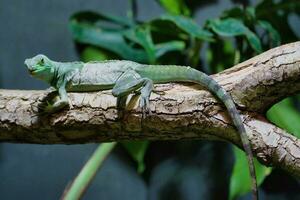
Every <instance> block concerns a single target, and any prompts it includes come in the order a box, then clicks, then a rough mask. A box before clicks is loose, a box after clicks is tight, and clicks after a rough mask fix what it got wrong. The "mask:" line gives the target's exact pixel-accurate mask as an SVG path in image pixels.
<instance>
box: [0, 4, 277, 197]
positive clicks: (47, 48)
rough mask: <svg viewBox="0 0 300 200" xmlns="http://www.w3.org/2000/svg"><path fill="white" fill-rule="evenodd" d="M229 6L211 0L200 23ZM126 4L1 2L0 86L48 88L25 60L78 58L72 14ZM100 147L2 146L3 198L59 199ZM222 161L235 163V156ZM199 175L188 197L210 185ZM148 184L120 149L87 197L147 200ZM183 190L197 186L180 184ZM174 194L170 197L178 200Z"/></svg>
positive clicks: (156, 10)
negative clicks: (42, 56)
mask: <svg viewBox="0 0 300 200" xmlns="http://www.w3.org/2000/svg"><path fill="white" fill-rule="evenodd" d="M231 6H232V4H231V2H230V1H229V0H226V1H211V3H207V4H206V5H205V6H203V8H202V9H201V11H200V12H198V13H197V14H196V18H197V21H198V23H199V24H202V23H203V22H204V21H205V20H206V19H207V18H211V17H217V16H219V14H220V13H221V12H222V10H224V9H227V8H230V7H231ZM127 7H128V1H124V0H101V1H100V0H90V1H85V0H63V1H62V0H48V1H37V0H27V1H21V0H0V24H1V28H0V44H1V46H0V88H5V89H45V88H46V87H47V86H46V85H45V84H44V83H42V82H39V81H37V80H35V79H34V78H32V77H30V76H29V74H28V73H27V71H26V68H25V66H24V64H23V63H24V60H25V58H28V57H32V56H34V55H36V54H38V53H42V54H45V55H48V56H49V57H50V58H51V59H53V60H57V61H74V60H78V55H77V54H76V51H75V48H74V44H73V41H72V38H71V34H70V32H69V29H68V19H69V17H70V16H71V15H72V14H73V13H74V12H77V11H80V10H93V11H102V12H107V13H111V14H114V15H121V16H122V15H123V16H125V15H126V12H127ZM138 8H139V9H138V10H139V13H138V18H139V19H151V18H152V17H154V16H156V15H158V14H160V13H162V12H163V10H162V8H160V7H159V5H158V4H157V3H156V2H155V1H154V0H139V1H138ZM212 145H213V144H211V143H206V146H205V147H203V148H206V150H207V149H210V148H212ZM222 145H223V149H228V144H221V146H222ZM96 146H97V144H86V145H68V146H67V145H29V144H6V143H5V144H1V145H0V199H9V200H14V199H45V200H47V199H49V200H50V199H51V200H52V199H59V197H60V196H61V194H62V192H63V190H64V188H65V186H66V185H67V184H68V183H69V181H70V180H71V179H72V178H73V177H74V176H76V174H77V173H78V172H79V170H80V169H81V167H82V166H83V164H84V163H85V162H86V161H87V159H88V158H89V156H90V155H91V153H92V152H93V150H94V149H95V147H96ZM212 149H213V148H212ZM152 151H153V148H152ZM229 151H230V150H229ZM158 153H159V152H158ZM198 153H201V151H199V152H198ZM215 153H216V154H222V152H215ZM223 159H224V160H226V159H227V160H228V162H232V158H223ZM224 160H223V161H224ZM223 161H222V162H223ZM172 162H174V160H172V159H170V160H168V161H166V166H173V167H174V168H176V167H178V166H176V162H174V163H172ZM202 162H203V163H204V165H205V163H206V162H207V163H208V164H209V162H210V160H209V159H208V160H205V159H204V158H203V159H202ZM222 162H221V163H220V164H222ZM128 163H131V165H128ZM167 164H169V165H167ZM160 167H161V169H162V171H163V170H165V169H166V168H164V165H162V166H160ZM157 170H158V171H159V169H157ZM168 170H172V168H168ZM189 170H192V168H189ZM186 171H187V170H186ZM160 172H161V171H160ZM201 173H205V171H203V172H201ZM201 173H200V174H199V177H191V179H187V180H186V181H187V182H189V181H193V180H194V178H197V179H199V180H200V179H201V177H202V181H201V184H202V185H199V188H194V189H195V191H196V190H199V191H198V193H194V196H190V198H189V199H199V197H200V196H201V194H202V193H205V191H204V190H205V188H206V187H208V186H209V180H203V177H207V175H205V174H201ZM163 175H165V174H162V176H163ZM155 180H156V181H158V182H160V183H162V182H163V177H161V176H159V173H157V175H156V176H153V177H152V179H150V180H149V182H150V183H151V181H155ZM146 185H147V183H146V182H145V181H144V179H142V178H141V177H140V176H139V175H138V174H137V173H136V169H135V166H134V165H133V164H132V160H130V158H129V157H128V156H127V155H126V154H125V153H124V152H123V151H122V149H120V148H119V149H118V150H117V153H116V152H115V153H114V154H112V155H111V156H109V158H108V160H107V162H106V163H105V165H104V167H103V168H102V169H101V171H100V173H98V175H97V177H96V179H95V181H94V182H93V184H92V186H91V187H90V188H89V190H88V192H87V193H86V195H85V196H84V199H112V200H114V199H131V200H134V199H137V200H143V199H146V198H147V196H148V195H149V191H150V192H151V191H152V192H153V191H155V187H152V189H150V190H149V191H148V192H147V186H146ZM201 188H202V190H203V191H202V190H201ZM182 189H184V190H188V189H189V190H192V189H193V188H185V185H182ZM174 195H175V196H174V198H172V199H176V198H177V199H178V198H179V197H176V194H174ZM150 196H151V199H157V198H156V197H155V195H150ZM277 199H278V198H277Z"/></svg>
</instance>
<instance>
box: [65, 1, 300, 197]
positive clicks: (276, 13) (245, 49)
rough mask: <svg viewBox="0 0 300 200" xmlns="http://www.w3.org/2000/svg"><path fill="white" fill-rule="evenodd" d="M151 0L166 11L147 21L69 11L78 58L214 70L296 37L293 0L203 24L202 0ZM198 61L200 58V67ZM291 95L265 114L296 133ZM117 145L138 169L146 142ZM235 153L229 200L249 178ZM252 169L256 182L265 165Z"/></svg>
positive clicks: (299, 8) (299, 5)
mask: <svg viewBox="0 0 300 200" xmlns="http://www.w3.org/2000/svg"><path fill="white" fill-rule="evenodd" d="M130 2H131V3H133V2H134V3H135V1H133V0H132V1H130ZM156 2H158V3H159V4H160V5H161V6H162V7H163V8H164V9H165V11H166V13H165V14H163V15H161V16H158V17H156V18H154V19H151V20H148V21H138V20H136V19H135V18H134V16H135V14H134V13H133V14H132V13H131V15H130V16H129V17H124V16H123V17H118V16H112V15H108V14H104V13H94V12H78V13H76V14H74V15H73V16H72V17H71V18H70V29H71V33H72V37H73V39H74V41H75V42H76V44H77V47H78V50H79V53H80V55H81V58H82V59H83V60H84V61H87V60H103V59H128V60H133V61H137V62H141V63H151V64H179V65H190V66H192V67H195V68H197V69H198V70H202V71H206V72H212V73H215V72H218V71H222V70H224V69H226V68H227V67H229V66H232V65H234V64H236V63H239V62H241V61H243V60H246V59H248V58H250V57H252V56H254V55H256V54H258V53H261V52H262V51H265V50H267V49H269V48H271V47H275V46H278V45H280V44H281V43H287V42H292V41H296V40H297V39H298V38H297V35H296V34H295V33H294V31H293V28H292V26H291V24H290V23H289V16H290V15H291V14H300V2H299V1H298V0H262V1H260V3H258V4H257V5H255V6H245V5H246V4H244V7H242V6H235V7H233V8H231V9H229V10H226V11H224V12H223V13H222V14H221V15H220V16H219V17H218V18H215V19H208V20H207V21H206V23H205V25H204V26H203V27H201V26H200V25H198V24H197V22H195V21H194V19H193V14H194V13H195V11H196V9H197V8H198V7H199V6H202V5H205V4H208V2H207V1H196V0H190V1H186V0H157V1H156ZM131 12H134V11H131ZM279 30H280V31H279ZM283 36H284V37H283ZM202 49H203V50H205V52H206V53H205V54H204V55H202V54H200V51H201V50H202ZM198 63H204V65H202V67H203V68H201V67H199V65H198ZM292 100H293V101H294V102H299V98H293V99H289V100H285V101H284V102H282V103H280V104H278V105H275V106H274V107H273V108H272V109H271V110H270V111H269V112H268V113H267V117H268V118H269V119H270V120H272V121H273V122H274V123H276V124H277V125H279V126H280V127H282V128H285V129H287V130H288V131H290V132H292V133H294V134H296V135H297V136H298V137H299V134H300V127H299V126H298V125H297V124H299V123H296V122H299V120H300V114H299V112H298V111H297V110H296V109H295V105H294V104H293V103H291V101H292ZM298 104H299V103H298ZM283 116H285V117H283ZM123 145H124V147H125V149H127V151H128V152H129V154H130V155H131V156H132V158H133V159H134V160H135V161H136V162H137V163H138V169H139V171H140V172H142V171H143V169H144V164H143V157H144V155H145V152H146V150H147V147H148V143H124V144H123ZM235 157H236V162H235V165H234V170H233V174H232V177H231V184H230V198H231V199H232V198H236V197H238V196H241V195H243V194H245V193H246V192H248V191H249V190H250V179H249V177H248V176H247V175H246V174H247V173H246V172H245V170H241V169H246V168H247V162H246V160H245V158H244V155H243V154H242V153H241V152H240V151H238V150H235ZM256 168H257V175H258V180H259V183H262V181H263V180H264V178H265V177H266V176H267V175H268V174H269V173H270V171H271V169H270V168H266V167H264V166H262V165H260V164H259V163H258V162H256ZM244 172H245V173H244ZM241 183H243V184H241Z"/></svg>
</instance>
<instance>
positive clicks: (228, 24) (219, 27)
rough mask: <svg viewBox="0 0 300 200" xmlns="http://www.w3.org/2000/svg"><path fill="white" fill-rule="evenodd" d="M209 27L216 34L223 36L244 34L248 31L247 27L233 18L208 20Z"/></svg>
mask: <svg viewBox="0 0 300 200" xmlns="http://www.w3.org/2000/svg"><path fill="white" fill-rule="evenodd" d="M209 27H211V28H212V30H213V31H214V32H215V33H217V34H218V35H221V36H225V37H233V36H239V35H244V34H246V33H247V32H248V28H247V27H246V26H245V25H244V24H243V23H242V22H241V21H240V20H237V19H233V18H227V19H224V20H220V19H215V20H210V21H209Z"/></svg>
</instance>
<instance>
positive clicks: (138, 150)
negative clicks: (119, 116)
mask: <svg viewBox="0 0 300 200" xmlns="http://www.w3.org/2000/svg"><path fill="white" fill-rule="evenodd" d="M122 145H123V146H124V147H125V149H126V150H127V151H128V153H129V154H130V155H131V157H132V158H133V160H134V161H136V162H137V164H138V168H137V171H138V173H142V172H143V171H144V170H145V164H144V156H145V153H146V150H147V149H148V146H149V141H133V142H122Z"/></svg>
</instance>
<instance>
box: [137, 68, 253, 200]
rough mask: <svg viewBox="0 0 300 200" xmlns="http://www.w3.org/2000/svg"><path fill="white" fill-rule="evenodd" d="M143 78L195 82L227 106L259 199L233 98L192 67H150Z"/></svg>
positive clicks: (142, 70) (143, 74) (241, 124)
mask: <svg viewBox="0 0 300 200" xmlns="http://www.w3.org/2000/svg"><path fill="white" fill-rule="evenodd" d="M137 71H138V73H139V74H140V75H141V76H142V77H148V78H150V79H151V80H153V81H154V83H166V82H194V83H198V84H201V85H203V86H206V87H207V88H208V89H209V90H210V91H211V92H212V93H214V94H215V95H216V96H217V97H218V98H219V99H220V100H221V101H222V102H223V103H224V104H225V106H226V108H227V110H228V113H229V115H230V117H231V118H232V120H233V123H234V125H235V126H236V128H237V130H238V132H239V133H240V137H241V141H242V144H243V147H244V150H245V152H246V155H247V160H248V165H249V171H250V175H251V179H252V181H251V182H252V193H253V200H257V199H258V191H257V180H256V175H255V167H254V162H253V154H252V151H251V144H250V141H249V139H248V136H247V133H246V129H245V127H244V124H243V122H242V119H241V116H240V115H239V112H238V110H237V108H236V106H235V104H234V102H233V100H232V98H231V96H230V95H229V94H228V93H227V92H226V91H225V90H224V89H223V88H222V87H221V86H220V85H219V84H218V83H217V82H216V81H215V80H214V79H212V78H211V77H210V76H208V75H206V74H205V73H202V72H200V71H198V70H195V69H193V68H190V67H183V66H174V65H165V66H164V65H161V66H158V65H148V66H145V67H142V68H141V69H138V70H137Z"/></svg>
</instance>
